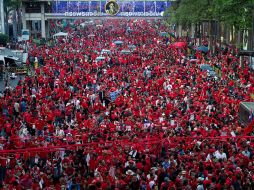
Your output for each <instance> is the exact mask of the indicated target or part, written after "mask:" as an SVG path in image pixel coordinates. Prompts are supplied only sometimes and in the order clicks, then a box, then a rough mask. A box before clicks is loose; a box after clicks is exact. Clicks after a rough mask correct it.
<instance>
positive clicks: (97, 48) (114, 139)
mask: <svg viewBox="0 0 254 190" xmlns="http://www.w3.org/2000/svg"><path fill="white" fill-rule="evenodd" d="M75 24H76V25H77V26H76V27H69V28H67V31H68V34H69V36H68V37H67V38H58V39H56V43H55V45H53V46H47V45H44V46H39V47H36V46H33V47H32V48H30V49H29V56H30V58H31V57H41V61H40V64H39V65H40V66H39V67H38V68H36V69H35V72H34V75H31V76H26V77H25V79H24V80H20V81H19V83H18V85H17V86H16V88H15V89H12V90H10V89H6V90H5V91H4V96H3V97H1V100H0V110H1V112H0V113H1V116H0V127H1V129H0V131H1V134H0V136H1V138H0V145H1V146H0V148H1V150H0V182H1V189H26V190H27V189H33V190H37V189H45V190H49V189H56V190H58V189H59V190H60V189H67V190H72V189H76V190H82V189H84V190H86V189H88V190H117V189H126V190H152V189H158V190H171V189H172V190H176V189H182V190H190V189H197V190H203V189H218V190H220V189H234V190H240V189H246V190H251V189H254V160H253V143H254V139H253V138H252V135H253V130H252V129H251V130H248V131H246V130H245V128H246V126H244V125H243V124H242V123H241V122H239V118H238V109H239V103H240V102H241V101H253V99H252V97H251V94H254V74H253V71H251V70H250V69H249V68H248V63H247V61H245V60H243V61H242V62H241V63H240V60H239V57H237V49H235V48H230V47H227V48H226V49H224V50H218V51H217V52H216V54H212V52H207V53H202V52H199V51H197V52H196V54H195V56H196V57H195V59H193V57H190V56H189V55H188V51H187V49H185V47H183V48H179V47H178V48H177V47H174V45H172V44H174V41H177V40H178V41H184V42H185V41H186V39H181V38H177V39H174V38H173V37H169V36H163V35H160V33H161V31H166V32H167V33H170V31H169V29H168V28H167V27H166V26H165V25H164V24H163V22H162V21H160V20H127V19H108V20H104V21H101V23H96V22H95V21H94V22H89V23H88V24H87V25H86V26H85V28H82V27H79V24H80V22H76V23H75ZM115 41H118V42H119V41H121V43H118V44H117V43H114V42H115ZM102 50H104V51H103V53H101V52H102ZM106 50H107V51H106ZM123 50H125V51H123ZM126 50H129V51H126ZM124 52H125V53H124ZM98 57H99V59H98ZM29 60H30V61H29ZM33 60H34V59H28V61H27V64H30V65H33ZM204 63H206V64H209V65H211V66H212V67H215V68H219V70H220V73H219V74H217V76H216V77H213V76H208V73H207V72H206V71H202V70H201V69H200V64H204Z"/></svg>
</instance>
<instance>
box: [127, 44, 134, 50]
mask: <svg viewBox="0 0 254 190" xmlns="http://www.w3.org/2000/svg"><path fill="white" fill-rule="evenodd" d="M128 48H129V49H131V50H134V49H136V46H135V45H128Z"/></svg>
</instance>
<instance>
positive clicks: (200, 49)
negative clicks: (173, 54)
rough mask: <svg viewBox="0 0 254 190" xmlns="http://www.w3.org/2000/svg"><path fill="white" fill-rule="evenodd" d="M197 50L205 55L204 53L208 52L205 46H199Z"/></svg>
mask: <svg viewBox="0 0 254 190" xmlns="http://www.w3.org/2000/svg"><path fill="white" fill-rule="evenodd" d="M197 50H198V51H202V52H204V53H206V52H208V47H206V46H199V47H198V48H197Z"/></svg>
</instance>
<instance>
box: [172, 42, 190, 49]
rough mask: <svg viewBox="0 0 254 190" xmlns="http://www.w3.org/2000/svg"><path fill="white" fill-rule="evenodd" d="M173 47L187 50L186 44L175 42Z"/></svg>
mask: <svg viewBox="0 0 254 190" xmlns="http://www.w3.org/2000/svg"><path fill="white" fill-rule="evenodd" d="M173 45H174V47H176V48H185V47H186V46H187V44H186V42H175V43H174V44H173Z"/></svg>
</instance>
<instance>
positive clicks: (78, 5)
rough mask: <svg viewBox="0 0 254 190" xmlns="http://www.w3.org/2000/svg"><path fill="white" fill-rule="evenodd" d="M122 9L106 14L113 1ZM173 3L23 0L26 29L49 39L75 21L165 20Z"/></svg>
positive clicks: (160, 0)
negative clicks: (57, 29) (54, 30)
mask: <svg viewBox="0 0 254 190" xmlns="http://www.w3.org/2000/svg"><path fill="white" fill-rule="evenodd" d="M111 1H114V2H115V5H116V6H117V7H118V10H117V14H114V15H109V14H107V12H106V9H107V5H108V3H109V2H111ZM172 1H173V0H37V1H31V0H22V13H25V14H22V24H23V28H25V29H29V30H30V31H31V33H32V34H33V32H34V31H37V32H38V33H40V35H41V37H43V38H45V37H46V36H49V33H50V30H52V22H54V23H55V25H59V24H63V23H67V20H75V19H90V18H97V19H105V18H139V17H145V18H161V17H162V16H163V12H164V11H165V10H166V9H167V8H169V7H170V6H171V3H172Z"/></svg>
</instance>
